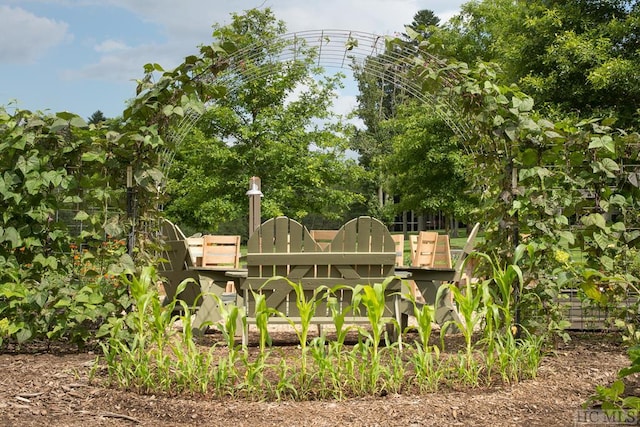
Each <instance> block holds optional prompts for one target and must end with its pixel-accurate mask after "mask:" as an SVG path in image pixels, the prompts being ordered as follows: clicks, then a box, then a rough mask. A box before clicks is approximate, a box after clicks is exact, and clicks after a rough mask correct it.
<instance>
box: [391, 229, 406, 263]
mask: <svg viewBox="0 0 640 427" xmlns="http://www.w3.org/2000/svg"><path fill="white" fill-rule="evenodd" d="M391 237H392V238H393V243H394V244H395V247H396V266H403V265H404V234H392V235H391Z"/></svg>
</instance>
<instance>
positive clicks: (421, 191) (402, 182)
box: [385, 102, 477, 218]
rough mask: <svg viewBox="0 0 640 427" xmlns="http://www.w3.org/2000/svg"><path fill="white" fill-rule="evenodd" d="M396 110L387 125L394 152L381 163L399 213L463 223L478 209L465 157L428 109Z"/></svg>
mask: <svg viewBox="0 0 640 427" xmlns="http://www.w3.org/2000/svg"><path fill="white" fill-rule="evenodd" d="M399 110H400V111H399V114H398V115H397V116H396V118H395V119H394V120H392V121H390V122H389V123H388V125H389V126H393V128H394V131H393V134H394V135H395V136H394V137H393V139H392V142H393V152H392V153H391V154H390V155H389V156H388V157H387V159H386V161H385V167H386V170H387V175H388V176H389V177H390V179H389V180H390V182H389V188H390V190H391V191H392V192H393V194H394V195H395V196H398V198H399V201H398V203H397V206H396V209H397V211H409V210H413V211H416V212H418V213H420V214H426V213H434V212H438V211H441V212H443V213H445V214H447V215H450V216H451V217H455V218H464V217H465V216H467V215H468V214H469V211H470V210H471V208H472V207H473V206H474V205H476V204H477V203H476V201H475V200H474V197H472V196H471V195H470V194H468V190H469V187H470V183H469V182H468V181H467V179H466V177H467V176H468V175H469V170H468V169H469V164H470V161H469V159H468V156H466V155H465V154H464V152H463V150H462V149H461V147H460V146H459V145H458V143H457V139H456V138H455V136H454V135H453V132H452V131H451V129H450V128H449V127H448V126H447V125H446V124H445V123H444V122H443V121H442V120H441V119H440V118H438V117H436V116H435V115H434V114H433V113H432V112H431V111H430V107H429V106H425V105H421V104H417V103H415V102H414V103H407V104H405V105H403V106H401V107H400V109H399Z"/></svg>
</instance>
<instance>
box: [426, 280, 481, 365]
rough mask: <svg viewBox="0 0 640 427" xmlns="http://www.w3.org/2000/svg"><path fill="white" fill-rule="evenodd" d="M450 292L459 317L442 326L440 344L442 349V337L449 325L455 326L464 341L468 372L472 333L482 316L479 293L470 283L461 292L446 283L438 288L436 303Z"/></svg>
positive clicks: (471, 353)
mask: <svg viewBox="0 0 640 427" xmlns="http://www.w3.org/2000/svg"><path fill="white" fill-rule="evenodd" d="M447 290H448V291H449V292H451V294H452V295H453V299H454V301H455V303H456V306H457V307H458V312H459V314H460V316H461V318H460V319H459V320H448V321H446V322H445V323H444V324H443V325H442V329H441V330H440V342H441V345H442V347H443V348H444V336H445V334H446V332H447V328H448V327H449V326H451V325H454V326H456V327H457V328H458V329H459V330H460V332H461V333H462V335H463V336H464V341H465V358H466V361H467V366H468V368H469V370H471V369H473V364H474V358H473V342H472V340H473V331H474V330H475V328H476V326H477V325H478V323H479V322H480V319H481V318H482V316H481V315H480V314H481V312H480V310H481V304H480V302H481V297H482V294H481V292H477V290H476V289H474V284H472V283H471V281H467V284H466V286H465V289H464V291H463V290H461V289H460V288H459V287H458V286H457V285H456V284H455V283H448V284H446V285H443V286H440V288H439V289H438V293H437V295H436V301H439V300H440V299H441V298H442V297H443V295H444V293H445V292H446V291H447Z"/></svg>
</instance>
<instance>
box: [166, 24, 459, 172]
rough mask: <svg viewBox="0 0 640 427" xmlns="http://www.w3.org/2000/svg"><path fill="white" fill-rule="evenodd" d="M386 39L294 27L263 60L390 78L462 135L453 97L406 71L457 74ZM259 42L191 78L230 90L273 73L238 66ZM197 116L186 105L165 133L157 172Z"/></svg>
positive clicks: (451, 78)
mask: <svg viewBox="0 0 640 427" xmlns="http://www.w3.org/2000/svg"><path fill="white" fill-rule="evenodd" d="M387 40H388V38H387V37H386V36H381V35H377V34H373V33H367V32H360V31H353V30H308V31H299V32H295V33H288V34H284V35H282V36H280V37H279V39H278V41H279V42H282V44H283V45H284V46H285V48H283V49H282V50H280V51H279V52H277V53H276V54H270V55H269V56H268V59H269V62H270V63H274V64H275V63H289V62H290V63H293V62H295V61H297V60H300V59H303V58H304V57H306V56H309V55H313V58H314V60H315V62H316V65H317V66H319V67H322V68H338V69H347V68H349V69H353V68H355V67H360V69H362V70H364V71H365V72H366V73H368V74H370V75H371V76H373V77H374V78H378V79H383V80H384V81H387V82H393V84H394V85H397V86H399V87H401V89H402V90H403V91H404V93H406V94H407V95H410V96H412V97H414V98H416V99H418V100H419V101H421V102H423V103H424V104H425V105H429V106H431V107H432V108H433V109H434V112H435V113H436V114H437V115H438V116H439V117H440V118H441V119H442V120H444V121H445V123H446V124H447V125H448V126H449V127H450V128H451V130H452V131H454V132H455V133H456V134H457V135H459V136H460V137H461V138H462V139H463V140H464V139H467V137H468V136H469V135H470V132H471V131H470V127H469V121H468V120H461V115H460V114H459V112H458V108H457V106H456V101H455V99H453V97H452V96H450V97H447V96H444V95H442V94H433V93H425V92H424V91H423V89H422V87H421V85H420V81H419V79H417V78H415V76H414V75H412V74H411V70H413V69H415V67H416V65H419V64H424V65H425V66H428V67H433V68H437V69H438V70H439V71H443V70H444V71H443V73H442V74H441V78H442V84H443V85H447V86H450V87H451V86H454V85H455V84H456V83H457V82H459V81H460V79H461V76H460V75H459V74H457V73H456V72H454V71H451V70H446V69H445V64H444V63H443V61H442V60H440V59H438V58H437V57H435V56H432V55H429V54H425V53H424V52H421V53H418V51H417V48H416V47H415V46H412V45H410V44H408V43H403V44H396V45H394V46H393V48H388V47H389V46H388V45H387ZM264 47H266V45H264V44H260V43H254V44H252V45H249V46H246V47H245V48H243V49H240V50H238V51H236V52H234V53H233V54H231V55H229V57H228V58H226V63H227V64H228V68H227V69H226V70H225V71H224V72H223V73H221V74H220V75H218V74H214V73H213V72H206V73H204V74H202V75H200V76H198V77H197V78H198V79H199V80H200V81H202V82H204V83H209V84H213V83H214V82H215V83H218V84H220V83H222V84H225V85H226V86H227V89H228V91H229V92H233V91H235V90H237V89H238V88H239V85H240V84H241V83H246V82H248V81H251V80H255V79H259V78H264V77H268V76H269V75H270V74H271V73H273V70H272V69H271V68H269V67H260V68H258V69H257V70H253V72H252V74H247V73H243V66H242V65H243V61H248V62H250V61H251V60H252V59H256V58H257V57H258V55H262V54H264V53H265V50H264V49H263V48H264ZM368 58H376V61H369V62H367V59H368ZM365 64H366V67H365ZM240 77H242V78H240ZM214 102H215V101H214ZM200 117H201V113H199V112H197V111H195V110H192V109H190V110H187V111H186V112H185V115H184V116H183V118H182V119H181V120H180V122H179V123H178V124H177V126H176V127H175V128H173V129H172V130H170V131H169V133H168V134H167V135H166V138H167V142H168V146H169V147H172V148H166V149H165V150H164V152H163V153H161V162H162V171H163V173H165V176H166V174H167V173H168V171H169V169H170V167H171V163H172V161H173V157H174V154H175V147H177V146H178V145H179V144H180V143H181V142H182V140H183V139H184V138H185V136H186V135H187V134H188V133H189V132H190V130H191V129H192V128H193V126H194V125H195V124H196V123H197V122H198V120H199V119H200Z"/></svg>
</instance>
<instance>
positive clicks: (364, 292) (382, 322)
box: [352, 280, 389, 392]
mask: <svg viewBox="0 0 640 427" xmlns="http://www.w3.org/2000/svg"><path fill="white" fill-rule="evenodd" d="M388 284H389V280H385V281H384V282H383V283H374V284H373V286H371V285H364V286H363V285H358V286H356V287H355V288H354V291H353V297H352V301H353V307H354V310H355V311H356V312H360V308H361V307H364V309H365V310H366V312H367V318H368V320H369V326H370V327H371V333H369V332H368V331H367V330H366V329H365V328H358V329H359V331H360V333H361V334H362V335H363V336H365V337H366V338H367V341H368V342H369V344H370V349H371V350H370V351H371V366H370V369H369V370H368V375H367V387H368V388H369V389H370V390H371V391H374V392H375V391H376V390H377V385H378V381H379V379H380V377H381V375H382V373H383V372H382V371H383V367H382V365H381V363H380V340H381V339H382V335H383V333H384V331H385V329H386V321H387V319H385V317H384V311H385V297H386V295H385V290H386V288H387V285H388ZM365 360H366V359H365Z"/></svg>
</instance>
